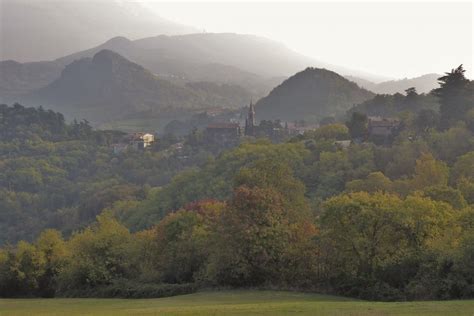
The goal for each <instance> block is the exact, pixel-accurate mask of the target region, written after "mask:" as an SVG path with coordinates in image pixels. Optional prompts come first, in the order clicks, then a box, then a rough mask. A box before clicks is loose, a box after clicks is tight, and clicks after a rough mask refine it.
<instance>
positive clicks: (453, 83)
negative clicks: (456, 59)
mask: <svg viewBox="0 0 474 316" xmlns="http://www.w3.org/2000/svg"><path fill="white" fill-rule="evenodd" d="M465 72H466V71H465V70H464V68H463V66H462V65H460V66H459V67H457V68H456V69H452V70H451V72H447V73H446V74H445V76H443V77H440V78H439V79H438V80H439V82H440V87H439V88H437V89H435V90H434V94H435V95H436V96H437V97H438V98H439V100H440V114H441V127H442V128H448V127H449V126H452V124H453V123H455V122H456V121H462V120H464V119H465V115H466V114H467V112H468V111H470V110H471V109H473V107H474V97H473V90H472V84H470V82H469V80H468V79H467V78H466V77H465V75H464V73H465Z"/></svg>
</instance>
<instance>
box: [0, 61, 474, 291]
mask: <svg viewBox="0 0 474 316" xmlns="http://www.w3.org/2000/svg"><path fill="white" fill-rule="evenodd" d="M438 104H439V105H438ZM345 110H346V109H344V111H345ZM372 115H381V116H396V117H397V119H398V120H399V121H400V124H399V125H397V130H396V131H394V132H393V133H392V134H390V137H386V138H385V139H383V141H380V139H375V138H372V137H370V135H369V134H370V133H369V126H368V124H369V122H370V120H369V118H368V116H372ZM0 135H1V138H0V139H1V141H0V168H1V170H2V173H1V175H0V225H1V227H0V232H1V233H0V234H1V235H0V240H1V242H2V243H3V245H4V246H3V248H1V250H0V295H1V296H123V297H149V296H157V295H169V294H173V293H174V294H176V293H187V292H191V291H194V290H195V289H196V288H200V287H212V286H236V287H247V286H272V287H278V288H301V289H311V290H318V291H325V292H330V293H338V294H342V295H348V296H353V297H360V298H370V299H379V300H406V299H448V298H468V297H474V290H473V289H474V266H473V262H474V247H473V245H474V208H473V207H474V173H473V170H474V168H473V166H474V102H473V98H472V82H471V81H469V80H467V79H466V78H465V77H464V71H463V69H462V67H459V68H457V69H454V70H453V71H451V72H449V73H447V74H446V75H445V76H443V77H441V78H440V86H439V88H438V89H436V90H434V91H433V92H432V93H430V94H428V95H424V94H418V93H416V91H414V90H413V89H409V90H408V91H407V95H406V96H403V95H393V96H387V95H385V96H375V98H374V99H372V100H369V101H366V102H364V103H361V104H359V105H357V106H356V107H355V108H354V109H353V110H352V111H350V112H349V115H348V117H347V121H345V122H333V123H330V124H326V125H324V126H322V127H320V128H318V129H315V130H313V131H308V132H306V133H305V134H303V135H298V136H294V137H290V138H288V139H287V140H285V141H283V142H279V143H272V142H270V141H269V140H265V139H257V140H254V139H251V138H243V139H242V141H241V144H240V145H238V146H236V147H235V148H231V149H227V150H223V149H222V148H217V147H216V146H214V145H212V144H209V143H208V142H206V139H205V137H203V135H202V133H201V132H199V131H196V130H194V131H192V132H191V133H190V134H189V135H187V136H185V137H183V138H182V139H177V138H173V137H171V136H168V137H163V138H161V139H159V140H158V141H157V142H156V143H155V144H154V145H153V146H152V147H151V148H150V150H147V151H128V152H124V153H122V154H120V155H117V154H114V153H113V151H112V149H111V147H110V145H111V144H113V143H114V142H116V140H117V139H119V138H120V137H122V136H123V135H121V134H120V133H118V132H112V131H97V130H93V129H92V128H91V127H90V126H89V124H88V122H87V121H82V122H72V123H71V124H67V123H65V121H64V118H63V116H62V115H61V114H59V113H55V112H52V111H45V110H44V109H42V108H36V109H35V108H25V107H23V106H21V105H18V104H17V105H14V106H7V105H2V106H1V107H0ZM347 141H350V142H349V143H350V144H349V143H348V142H347ZM178 142H180V148H181V149H180V151H177V150H175V148H177V146H175V145H176V144H177V143H178ZM344 144H348V145H344ZM19 240H23V241H19ZM17 241H19V242H17ZM15 243H16V244H15Z"/></svg>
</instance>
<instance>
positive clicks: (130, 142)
mask: <svg viewBox="0 0 474 316" xmlns="http://www.w3.org/2000/svg"><path fill="white" fill-rule="evenodd" d="M318 127H319V125H318V124H307V123H305V122H304V121H301V122H294V123H288V122H286V123H285V124H284V125H282V123H281V122H280V121H261V122H260V123H259V124H256V120H255V107H254V105H253V103H252V102H251V103H250V106H249V110H248V113H247V117H246V118H245V125H244V128H243V130H242V127H241V124H240V123H239V122H219V123H217V122H215V123H210V124H208V125H207V127H206V129H205V131H204V137H205V140H206V141H207V142H209V143H213V144H218V145H220V146H223V147H232V146H235V145H237V144H238V143H239V141H240V139H241V137H242V136H247V137H266V138H269V139H271V140H274V141H281V140H283V139H285V138H287V137H289V136H295V135H298V134H300V135H301V134H304V133H305V132H306V131H309V130H314V129H317V128H318ZM399 127H400V121H399V120H397V119H393V118H383V117H373V116H369V117H368V126H367V137H366V138H367V139H371V140H374V141H377V142H379V143H385V142H387V141H388V140H389V139H390V138H392V136H394V135H395V134H396V133H397V131H398V130H399ZM154 141H155V136H154V135H153V134H150V133H133V134H130V135H128V136H127V137H126V138H124V140H123V141H122V142H121V143H118V144H115V145H113V151H114V153H115V154H120V153H122V152H124V151H126V150H129V149H133V150H143V149H146V148H148V147H149V146H151V145H152V143H153V142H154ZM361 141H363V140H361ZM351 142H352V141H351V140H340V141H337V142H336V145H338V146H340V147H342V148H346V147H348V146H349V145H350V144H351Z"/></svg>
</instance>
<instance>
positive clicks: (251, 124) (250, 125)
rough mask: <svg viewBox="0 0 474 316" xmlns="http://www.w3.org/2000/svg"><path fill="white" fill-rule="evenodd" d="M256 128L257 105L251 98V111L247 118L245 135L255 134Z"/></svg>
mask: <svg viewBox="0 0 474 316" xmlns="http://www.w3.org/2000/svg"><path fill="white" fill-rule="evenodd" d="M254 129H255V107H254V105H253V100H252V99H250V105H249V112H248V114H247V118H246V119H245V135H247V136H254Z"/></svg>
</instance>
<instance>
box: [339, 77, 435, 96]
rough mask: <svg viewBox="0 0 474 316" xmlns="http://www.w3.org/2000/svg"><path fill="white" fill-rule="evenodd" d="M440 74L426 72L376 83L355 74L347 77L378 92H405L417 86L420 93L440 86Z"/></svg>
mask: <svg viewBox="0 0 474 316" xmlns="http://www.w3.org/2000/svg"><path fill="white" fill-rule="evenodd" d="M441 76H442V75H439V74H426V75H423V76H419V77H415V78H405V79H400V80H389V81H383V82H379V83H374V82H372V81H370V80H366V79H362V78H359V77H354V76H346V78H347V79H349V80H351V81H354V82H355V83H357V84H358V85H359V86H361V87H363V88H365V89H367V90H370V91H372V92H375V93H378V94H395V93H403V92H404V91H405V90H406V89H408V88H412V87H415V88H416V90H417V91H418V93H429V92H430V91H431V90H433V89H434V88H437V87H438V78H440V77H441Z"/></svg>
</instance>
